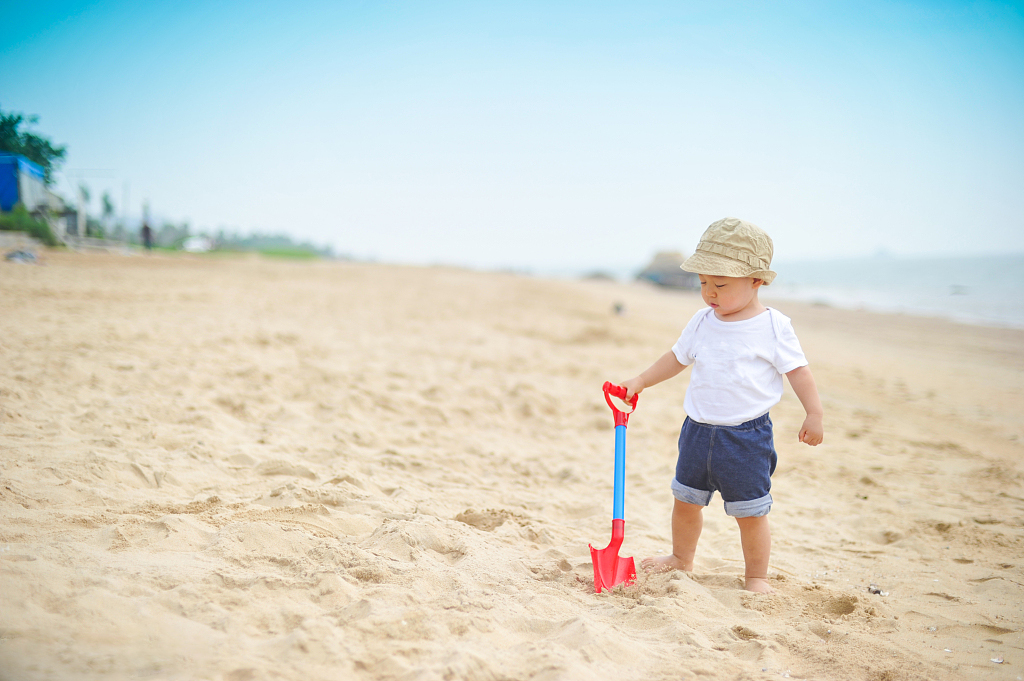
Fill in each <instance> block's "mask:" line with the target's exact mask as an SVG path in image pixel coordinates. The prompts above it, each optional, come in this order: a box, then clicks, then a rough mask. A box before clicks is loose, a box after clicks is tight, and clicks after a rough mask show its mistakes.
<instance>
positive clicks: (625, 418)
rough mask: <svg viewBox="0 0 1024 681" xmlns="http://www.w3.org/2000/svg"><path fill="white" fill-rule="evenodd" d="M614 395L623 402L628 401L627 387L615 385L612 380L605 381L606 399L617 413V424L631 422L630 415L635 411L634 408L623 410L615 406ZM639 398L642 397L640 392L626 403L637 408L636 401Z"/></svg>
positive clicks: (622, 424) (621, 424)
mask: <svg viewBox="0 0 1024 681" xmlns="http://www.w3.org/2000/svg"><path fill="white" fill-rule="evenodd" d="M612 397H618V398H619V399H620V400H622V401H623V402H626V389H625V388H623V387H622V386H621V385H615V384H614V383H612V382H611V381H605V382H604V401H605V402H607V403H608V406H609V407H611V408H612V413H613V414H614V415H615V425H616V426H624V425H626V424H628V423H629V415H630V414H631V413H633V411H632V409H631V410H630V411H622V410H621V409H619V408H618V407H616V406H615V403H614V402H612ZM638 399H640V393H637V394H636V395H633V399H631V400H629V401H628V402H626V404H628V405H629V406H631V407H632V408H633V409H636V402H637V400H638Z"/></svg>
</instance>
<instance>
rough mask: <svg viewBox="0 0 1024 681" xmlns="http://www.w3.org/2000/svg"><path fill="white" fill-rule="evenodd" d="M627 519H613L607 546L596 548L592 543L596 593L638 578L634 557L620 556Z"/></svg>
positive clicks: (591, 550)
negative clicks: (610, 536) (609, 540)
mask: <svg viewBox="0 0 1024 681" xmlns="http://www.w3.org/2000/svg"><path fill="white" fill-rule="evenodd" d="M625 526H626V521H625V520H620V519H618V518H616V519H615V520H612V540H611V542H610V543H609V544H608V547H607V548H604V549H595V548H594V545H593V544H590V558H591V560H592V561H593V562H594V593H596V594H599V593H601V591H602V590H604V589H611V588H612V587H614V586H616V585H617V584H622V583H626V584H628V583H630V582H632V581H635V580H636V565H635V564H634V563H633V558H632V557H629V558H623V557H620V556H619V547H621V546H622V537H623V536H624V535H625Z"/></svg>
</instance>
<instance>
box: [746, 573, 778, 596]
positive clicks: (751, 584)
mask: <svg viewBox="0 0 1024 681" xmlns="http://www.w3.org/2000/svg"><path fill="white" fill-rule="evenodd" d="M743 588H744V589H746V590H747V591H753V592H754V593H759V594H773V593H775V589H773V588H772V586H771V584H769V583H768V580H767V579H763V578H761V577H745V578H744V584H743Z"/></svg>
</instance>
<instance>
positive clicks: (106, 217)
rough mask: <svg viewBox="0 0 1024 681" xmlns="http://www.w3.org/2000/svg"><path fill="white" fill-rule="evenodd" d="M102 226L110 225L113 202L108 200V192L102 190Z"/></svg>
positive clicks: (112, 214)
mask: <svg viewBox="0 0 1024 681" xmlns="http://www.w3.org/2000/svg"><path fill="white" fill-rule="evenodd" d="M102 200H103V227H104V228H107V227H109V226H110V221H111V220H112V219H113V217H114V202H113V201H111V200H110V192H103V199H102Z"/></svg>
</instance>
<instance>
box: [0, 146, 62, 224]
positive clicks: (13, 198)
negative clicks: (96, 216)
mask: <svg viewBox="0 0 1024 681" xmlns="http://www.w3.org/2000/svg"><path fill="white" fill-rule="evenodd" d="M19 203H20V204H22V205H23V206H25V209H26V210H27V211H28V212H29V213H32V214H33V215H41V216H43V217H45V218H46V219H47V220H49V221H50V223H51V226H52V227H55V228H56V229H55V231H56V232H57V233H58V235H63V234H64V233H65V232H66V227H67V224H68V212H67V210H66V209H65V207H64V202H63V201H62V200H61V198H60V197H59V196H57V195H56V194H54V193H53V192H51V191H50V190H49V189H47V187H46V174H45V173H44V172H43V168H42V166H40V165H39V164H38V163H33V162H32V161H30V160H28V159H27V158H25V157H24V156H20V155H18V154H12V153H10V152H7V151H0V211H4V212H7V211H10V210H13V209H14V206H15V205H16V204H19Z"/></svg>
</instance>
